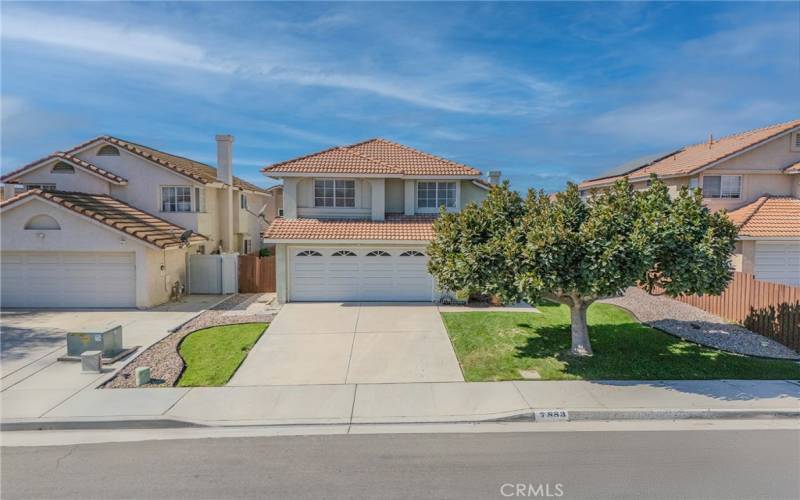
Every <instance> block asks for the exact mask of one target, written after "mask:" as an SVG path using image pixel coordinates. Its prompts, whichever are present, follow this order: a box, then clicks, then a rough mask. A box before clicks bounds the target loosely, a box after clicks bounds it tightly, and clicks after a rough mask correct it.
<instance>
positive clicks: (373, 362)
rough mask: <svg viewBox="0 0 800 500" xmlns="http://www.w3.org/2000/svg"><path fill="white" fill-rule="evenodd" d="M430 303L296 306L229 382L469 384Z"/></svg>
mask: <svg viewBox="0 0 800 500" xmlns="http://www.w3.org/2000/svg"><path fill="white" fill-rule="evenodd" d="M463 380H464V378H463V377H462V374H461V368H460V367H459V365H458V360H457V359H456V356H455V353H454V352H453V347H452V345H451V344H450V339H449V338H448V336H447V332H446V331H445V328H444V324H443V323H442V319H441V317H440V315H439V311H438V308H437V307H436V305H434V304H429V303H375V302H372V303H370V302H361V303H359V302H346V303H292V304H286V305H285V306H283V308H282V309H281V311H280V313H278V316H277V317H276V318H275V321H274V322H273V323H272V324H271V325H270V327H269V329H268V330H267V332H266V333H265V334H264V336H263V337H262V338H261V339H260V340H259V341H258V343H257V344H256V345H255V346H254V347H253V350H252V351H251V352H250V354H249V355H248V356H247V358H246V359H245V361H244V363H243V364H242V366H241V367H240V368H239V370H238V371H237V372H236V374H235V375H234V376H233V378H232V379H231V381H230V382H229V383H228V385H232V386H245V385H296V384H345V383H346V384H362V383H400V382H455V381H463Z"/></svg>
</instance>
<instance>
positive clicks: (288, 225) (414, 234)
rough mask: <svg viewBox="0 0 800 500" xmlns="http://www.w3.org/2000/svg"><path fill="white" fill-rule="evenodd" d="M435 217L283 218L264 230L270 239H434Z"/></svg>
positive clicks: (265, 236) (265, 235)
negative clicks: (381, 219) (377, 219)
mask: <svg viewBox="0 0 800 500" xmlns="http://www.w3.org/2000/svg"><path fill="white" fill-rule="evenodd" d="M434 219H435V217H432V216H387V218H386V220H384V221H372V220H361V219H349V220H347V219H283V218H277V219H275V220H273V221H272V223H271V224H270V225H269V227H268V228H267V230H266V231H265V232H264V238H266V239H270V240H415V241H423V240H430V239H432V238H433V221H434Z"/></svg>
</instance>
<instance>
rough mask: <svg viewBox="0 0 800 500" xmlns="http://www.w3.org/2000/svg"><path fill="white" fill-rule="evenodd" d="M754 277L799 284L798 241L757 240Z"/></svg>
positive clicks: (799, 257) (799, 254)
mask: <svg viewBox="0 0 800 500" xmlns="http://www.w3.org/2000/svg"><path fill="white" fill-rule="evenodd" d="M754 267H755V273H754V274H755V276H756V279H759V280H764V281H772V282H774V283H783V284H785V285H792V286H800V242H796V241H787V242H782V241H758V242H756V257H755V266H754Z"/></svg>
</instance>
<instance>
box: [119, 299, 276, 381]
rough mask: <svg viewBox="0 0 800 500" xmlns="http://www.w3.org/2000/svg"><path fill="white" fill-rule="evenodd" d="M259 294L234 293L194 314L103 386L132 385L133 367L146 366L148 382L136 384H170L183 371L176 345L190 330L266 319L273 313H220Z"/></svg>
mask: <svg viewBox="0 0 800 500" xmlns="http://www.w3.org/2000/svg"><path fill="white" fill-rule="evenodd" d="M260 296H261V294H257V293H256V294H238V295H234V296H233V297H231V298H229V299H227V300H225V301H223V302H222V303H220V304H217V305H216V306H214V307H213V308H211V309H209V310H208V311H205V312H204V313H202V314H200V315H199V316H197V317H196V318H194V319H192V320H190V321H189V322H188V323H186V324H185V325H183V326H182V327H181V328H180V329H179V330H177V331H175V332H174V333H171V334H169V335H167V336H166V337H164V338H163V339H161V340H160V341H158V342H156V343H155V344H153V345H152V346H150V347H149V348H147V349H146V350H145V351H144V352H143V353H141V354H140V355H139V356H137V357H136V358H135V359H134V360H133V361H131V362H130V363H128V364H127V365H126V366H125V367H123V368H122V369H121V370H120V371H119V372H118V373H117V374H116V376H115V377H114V378H112V379H111V380H109V381H108V382H106V383H105V385H104V386H103V388H104V389H124V388H134V387H136V368H138V367H140V366H149V367H150V379H151V383H150V384H146V385H142V386H139V387H172V386H174V385H175V383H176V382H177V381H178V379H179V378H180V376H181V373H183V368H184V362H183V358H181V356H180V354H178V346H179V345H180V343H181V341H182V340H183V339H184V337H186V336H187V335H189V334H190V333H192V332H194V331H196V330H200V329H203V328H209V327H212V326H221V325H234V324H239V323H269V322H271V321H272V319H273V317H274V314H267V315H249V316H230V315H229V316H224V315H223V314H224V313H225V312H226V311H229V310H231V309H235V308H245V307H246V306H247V305H248V304H250V303H251V302H253V301H255V300H257V299H258V298H259V297H260Z"/></svg>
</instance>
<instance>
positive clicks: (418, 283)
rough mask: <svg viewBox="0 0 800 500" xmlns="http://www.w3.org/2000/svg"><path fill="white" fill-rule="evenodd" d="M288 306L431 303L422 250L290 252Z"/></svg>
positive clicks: (298, 249)
mask: <svg viewBox="0 0 800 500" xmlns="http://www.w3.org/2000/svg"><path fill="white" fill-rule="evenodd" d="M289 260H290V280H289V281H290V283H289V288H290V290H289V296H290V300H292V301H336V302H344V301H430V300H432V297H433V278H432V277H431V275H430V274H428V271H427V263H428V257H427V256H426V255H425V250H424V249H423V248H391V247H329V248H328V247H326V248H321V247H308V248H303V247H289Z"/></svg>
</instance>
